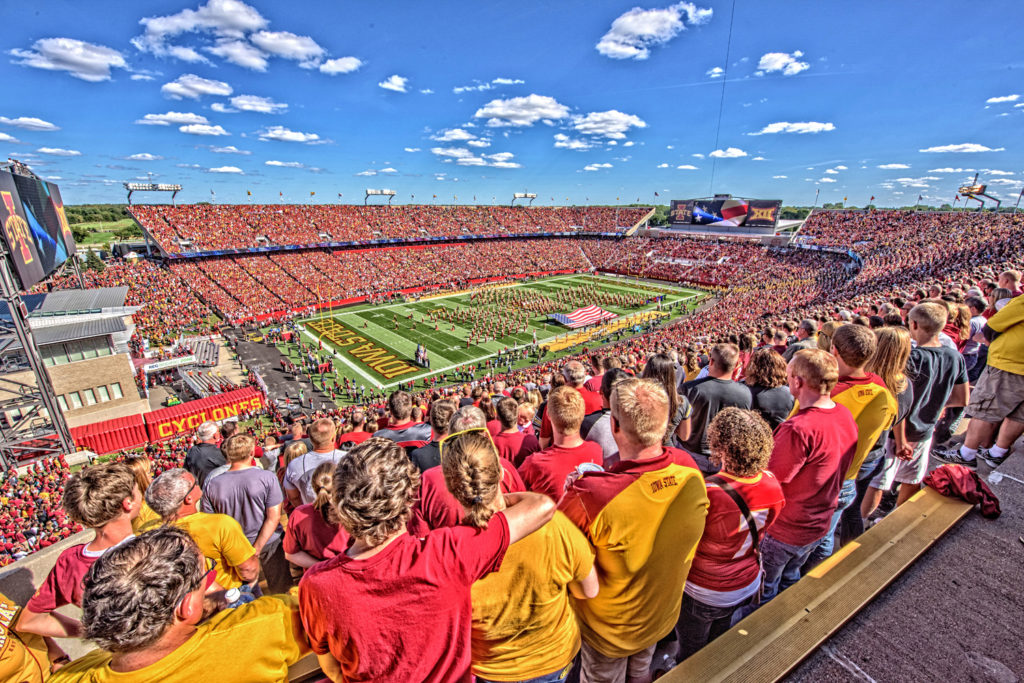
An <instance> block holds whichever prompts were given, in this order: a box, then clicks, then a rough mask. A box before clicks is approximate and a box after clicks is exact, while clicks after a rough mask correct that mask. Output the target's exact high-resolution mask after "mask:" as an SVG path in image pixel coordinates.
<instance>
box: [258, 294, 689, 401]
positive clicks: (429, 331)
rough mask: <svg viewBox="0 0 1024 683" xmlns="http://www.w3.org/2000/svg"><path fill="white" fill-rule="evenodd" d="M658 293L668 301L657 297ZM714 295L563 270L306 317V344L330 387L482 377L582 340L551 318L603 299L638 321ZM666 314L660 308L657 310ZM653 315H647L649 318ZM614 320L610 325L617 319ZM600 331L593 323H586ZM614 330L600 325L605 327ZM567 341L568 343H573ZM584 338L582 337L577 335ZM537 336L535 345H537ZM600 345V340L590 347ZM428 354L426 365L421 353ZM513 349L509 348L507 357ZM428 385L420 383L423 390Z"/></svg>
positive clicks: (287, 349) (605, 305)
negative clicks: (469, 374)
mask: <svg viewBox="0 0 1024 683" xmlns="http://www.w3.org/2000/svg"><path fill="white" fill-rule="evenodd" d="M658 297H661V301H660V302H659V301H658V300H657V298H658ZM706 297H707V293H706V292H703V291H701V290H697V289H692V288H687V287H677V286H674V285H671V284H667V283H652V282H641V281H638V280H631V279H627V278H618V277H607V276H593V275H563V276H556V277H551V278H545V279H540V280H533V281H529V282H522V283H515V284H505V283H500V284H495V285H481V286H479V287H478V288H474V289H470V290H465V291H461V292H451V293H446V294H442V295H439V296H429V295H427V296H425V297H424V298H421V299H409V300H407V301H401V302H394V303H388V304H379V305H369V304H365V305H359V306H354V307H348V308H345V309H343V310H339V311H333V312H325V313H322V314H317V315H316V316H313V317H311V318H306V319H304V320H302V321H300V323H299V327H300V330H301V333H302V341H303V342H305V343H306V344H313V346H314V348H316V347H317V346H318V344H322V345H323V351H322V352H321V353H324V352H327V353H330V354H331V355H332V356H333V359H334V369H335V372H334V373H331V374H332V375H334V376H333V377H332V376H328V377H327V378H326V379H327V384H328V385H331V384H334V383H337V384H338V385H343V383H344V378H345V377H347V378H349V379H350V380H351V381H352V382H354V386H357V387H358V386H365V387H366V388H367V389H378V388H383V389H390V388H393V387H395V386H397V385H398V384H400V383H408V382H410V381H416V380H422V379H423V378H426V377H429V376H431V375H440V374H446V375H447V377H448V379H449V380H450V379H451V378H452V374H451V373H452V371H455V370H459V371H466V370H467V368H468V366H473V365H475V366H477V374H480V375H482V374H485V373H486V371H487V369H488V368H487V364H488V360H490V361H491V362H492V363H498V362H499V361H500V366H498V367H500V370H502V371H504V370H507V369H508V367H509V365H510V364H511V365H512V366H513V367H523V366H526V365H531V364H534V363H536V362H538V360H539V356H540V354H541V353H542V352H543V351H542V348H543V347H545V346H548V345H552V344H553V345H554V346H553V348H558V347H559V346H563V345H565V344H572V345H573V346H577V347H578V346H579V344H580V343H586V342H587V341H589V334H587V333H586V332H585V333H584V335H586V336H583V335H580V334H579V333H576V336H572V335H574V331H573V330H570V329H569V328H568V327H566V326H564V325H562V324H560V323H558V322H555V321H554V320H552V319H551V318H550V314H552V313H562V314H568V313H571V312H572V311H573V310H575V309H578V308H584V307H587V306H590V305H596V306H598V307H600V308H602V309H604V310H605V311H608V312H610V313H613V314H615V315H616V316H620V317H619V318H618V322H619V325H618V326H619V327H622V326H623V321H627V320H628V322H629V324H628V325H627V326H626V328H625V329H624V330H623V332H622V333H623V334H631V333H632V330H633V325H635V324H641V323H642V322H643V321H645V319H650V318H651V317H653V316H658V317H659V318H660V319H663V320H668V319H670V318H674V317H677V316H678V315H682V314H684V313H685V312H687V311H690V310H692V309H693V308H695V307H696V306H697V305H698V303H699V302H700V301H701V300H703V299H704V298H706ZM659 310H660V311H662V313H657V311H659ZM645 313H646V315H644V314H645ZM616 322H617V321H616V320H612V321H610V322H609V323H608V325H615V323H616ZM588 330H589V331H593V330H594V328H593V327H591V328H588ZM606 330H607V327H605V328H602V331H606ZM567 338H568V339H567ZM579 339H584V341H583V342H579V341H577V340H579ZM534 340H536V342H537V346H536V347H534V346H533V342H534ZM597 343H600V342H599V341H597V338H596V337H595V339H594V341H593V342H591V345H594V344H597ZM278 348H279V349H280V350H281V352H282V353H285V354H286V355H289V356H291V357H293V358H295V357H297V354H298V347H297V345H296V344H294V343H290V344H280V345H279V346H278ZM422 349H425V350H426V359H427V360H428V361H429V367H425V366H424V364H423V362H422V359H419V362H418V360H417V358H416V354H417V350H422ZM574 350H578V348H571V347H570V348H564V349H559V350H557V351H548V352H543V353H545V355H544V356H543V359H544V360H550V359H552V358H557V357H559V356H561V355H565V354H567V353H570V352H572V351H574ZM510 352H511V353H510ZM421 385H422V383H420V382H417V386H421Z"/></svg>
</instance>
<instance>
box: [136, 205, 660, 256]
mask: <svg viewBox="0 0 1024 683" xmlns="http://www.w3.org/2000/svg"><path fill="white" fill-rule="evenodd" d="M652 212H653V209H650V208H644V207H627V208H622V209H617V208H609V207H504V206H401V207H399V206H395V207H392V206H351V205H337V206H332V205H316V206H312V205H311V206H302V205H294V204H288V205H280V206H275V205H266V204H261V205H256V206H218V205H210V204H195V205H184V206H169V205H135V206H132V207H131V213H132V215H133V216H134V218H135V220H136V221H138V223H139V225H140V226H142V228H143V229H144V230H146V231H147V232H148V233H149V234H150V235H152V236H153V238H154V239H155V240H156V241H157V242H158V243H159V244H160V245H161V246H162V247H163V248H164V249H165V250H166V251H167V253H170V254H175V253H181V252H196V251H215V250H223V249H251V248H254V247H259V246H269V245H282V246H283V245H308V244H321V243H326V242H353V241H364V240H379V239H419V238H423V237H449V238H451V237H456V238H457V237H465V236H468V235H502V236H504V235H516V234H525V233H538V232H544V233H563V232H608V233H614V232H623V231H625V230H628V229H630V228H632V227H634V226H636V225H638V224H640V223H641V222H642V221H644V220H646V219H647V218H649V217H650V215H651V214H652Z"/></svg>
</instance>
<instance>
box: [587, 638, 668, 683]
mask: <svg viewBox="0 0 1024 683" xmlns="http://www.w3.org/2000/svg"><path fill="white" fill-rule="evenodd" d="M655 647H657V643H655V644H654V645H651V646H650V647H649V648H647V649H645V650H640V652H637V653H635V654H632V655H629V656H628V657H607V656H605V655H603V654H601V653H600V652H598V651H597V650H595V649H594V648H592V647H590V646H589V645H587V641H585V640H584V641H583V646H582V647H581V648H580V657H581V659H582V664H583V666H582V670H581V672H580V683H622V682H623V681H625V680H628V679H631V678H633V679H635V678H644V677H646V676H647V675H648V674H649V673H650V670H651V660H653V659H654V648H655Z"/></svg>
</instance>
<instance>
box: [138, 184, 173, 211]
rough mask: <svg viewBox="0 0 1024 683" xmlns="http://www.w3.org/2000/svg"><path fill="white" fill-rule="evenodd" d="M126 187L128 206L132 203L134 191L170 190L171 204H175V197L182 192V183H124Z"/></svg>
mask: <svg viewBox="0 0 1024 683" xmlns="http://www.w3.org/2000/svg"><path fill="white" fill-rule="evenodd" d="M124 189H126V190H128V206H131V205H132V192H170V193H171V206H174V198H175V197H177V196H178V193H179V192H181V185H177V184H167V183H124Z"/></svg>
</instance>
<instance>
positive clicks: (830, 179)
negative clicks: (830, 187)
mask: <svg viewBox="0 0 1024 683" xmlns="http://www.w3.org/2000/svg"><path fill="white" fill-rule="evenodd" d="M835 181H836V179H835V178H818V182H819V183H834V182H835Z"/></svg>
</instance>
